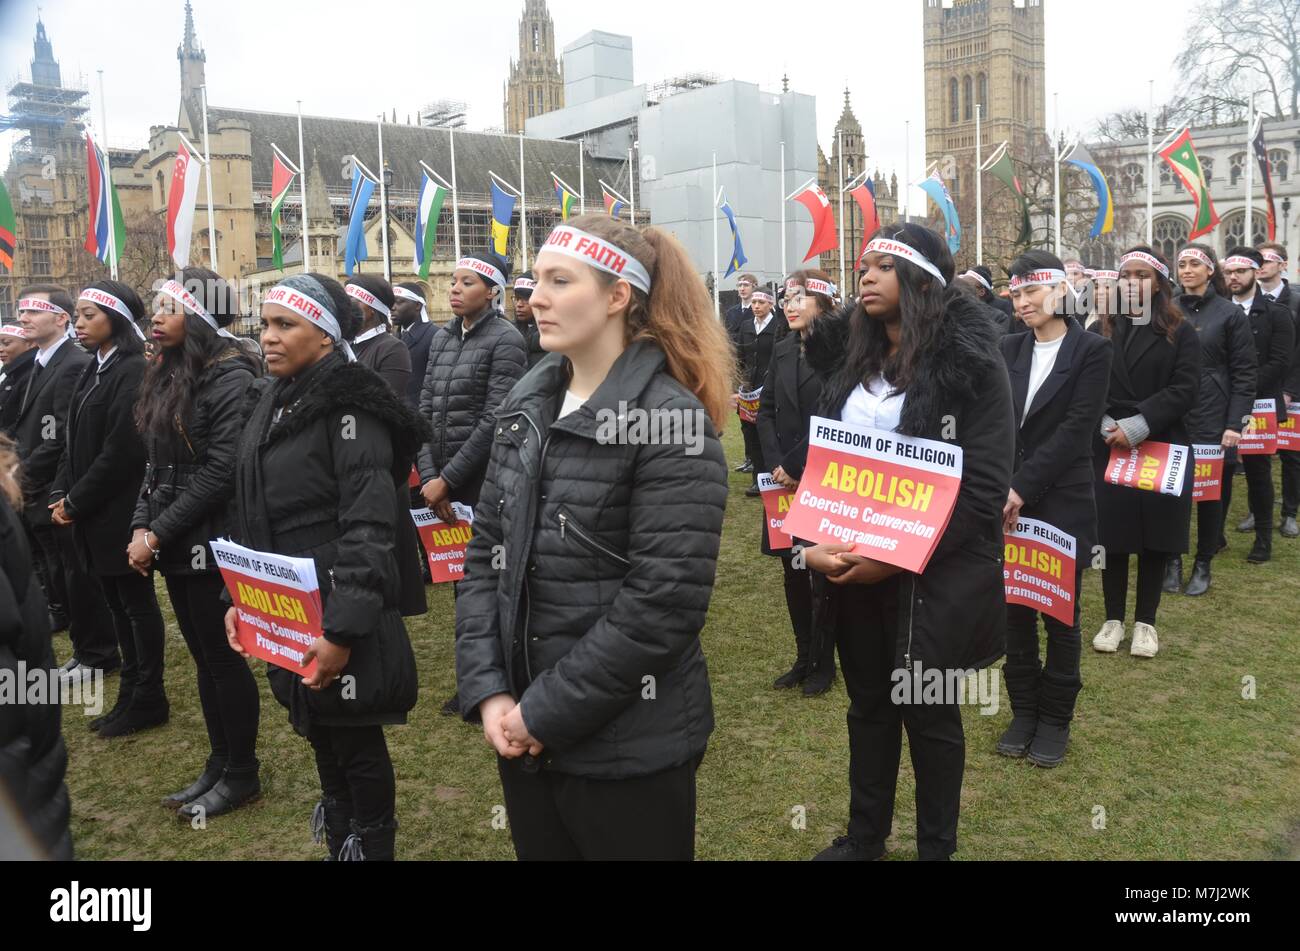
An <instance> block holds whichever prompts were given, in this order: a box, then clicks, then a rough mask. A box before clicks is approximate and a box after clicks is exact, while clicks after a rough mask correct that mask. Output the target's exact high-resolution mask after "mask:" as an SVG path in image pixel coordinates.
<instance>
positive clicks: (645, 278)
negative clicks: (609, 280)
mask: <svg viewBox="0 0 1300 951" xmlns="http://www.w3.org/2000/svg"><path fill="white" fill-rule="evenodd" d="M542 251H554V252H555V253H556V254H563V255H565V256H567V257H571V258H576V259H577V260H579V261H581V262H583V263H584V264H589V265H591V266H592V267H594V268H597V269H598V270H601V271H604V272H605V273H606V274H613V275H614V276H615V277H619V278H622V279H623V280H625V281H627V282H628V283H629V284H631V285H632V286H633V287H635V288H637V289H638V290H640V291H641V292H642V293H645V294H649V293H650V272H649V271H647V270H646V269H645V266H644V265H643V264H642V263H641V262H640V261H638V260H637V259H636V258H634V257H632V255H630V254H628V253H627V252H626V251H624V250H623V249H622V248H620V247H619V246H618V245H616V244H614V243H613V242H611V241H604V240H602V239H600V238H597V237H596V236H595V235H591V234H587V232H585V231H579V230H578V229H577V228H572V227H570V226H569V225H559V226H558V227H556V228H555V229H554V230H552V231H551V233H550V234H549V235H548V236H547V238H546V243H545V244H543V245H542Z"/></svg>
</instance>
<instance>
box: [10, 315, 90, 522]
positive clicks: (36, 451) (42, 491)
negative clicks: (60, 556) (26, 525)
mask: <svg viewBox="0 0 1300 951" xmlns="http://www.w3.org/2000/svg"><path fill="white" fill-rule="evenodd" d="M93 359H94V358H93V357H92V356H91V355H90V354H88V353H86V351H84V350H82V349H81V348H80V347H78V346H77V345H76V343H74V342H73V341H72V340H71V339H68V340H65V341H63V343H61V344H59V349H58V350H55V351H54V353H53V354H51V355H50V359H49V363H48V364H47V365H46V366H45V368H44V369H41V370H38V369H37V367H32V370H31V374H30V375H29V376H28V377H27V388H26V389H25V390H24V392H23V395H22V397H21V398H20V400H19V410H18V419H17V421H16V422H15V424H14V436H15V438H16V439H17V440H18V456H19V458H20V459H21V460H22V463H23V497H24V510H23V515H24V517H25V518H26V519H27V521H28V522H30V523H31V524H33V525H48V524H50V509H49V504H50V502H49V499H50V486H51V485H53V484H54V479H55V477H56V476H58V474H59V462H60V460H62V459H63V452H64V445H65V443H66V441H67V440H66V434H65V432H64V430H65V427H66V426H67V423H68V407H69V406H70V405H71V403H72V390H73V388H74V387H75V386H76V385H77V380H78V378H80V376H81V371H82V370H83V369H85V366H86V364H87V363H90V362H91V361H92V360H93Z"/></svg>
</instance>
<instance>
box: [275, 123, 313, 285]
mask: <svg viewBox="0 0 1300 951" xmlns="http://www.w3.org/2000/svg"><path fill="white" fill-rule="evenodd" d="M297 174H298V169H297V168H295V167H294V166H293V165H291V164H289V162H288V161H287V160H286V159H285V158H284V157H283V156H282V155H281V154H280V150H279V149H277V148H276V147H275V146H274V145H272V146H271V262H272V263H273V264H274V265H275V268H276V270H277V271H283V270H284V240H283V238H282V237H281V235H280V208H281V206H282V205H284V199H285V196H286V195H288V194H289V189H290V188H291V187H292V186H293V180H294V177H295V176H296V175H297ZM306 259H307V249H306V248H303V260H304V261H305V260H306Z"/></svg>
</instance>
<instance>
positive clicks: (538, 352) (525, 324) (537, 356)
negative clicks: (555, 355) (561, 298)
mask: <svg viewBox="0 0 1300 951" xmlns="http://www.w3.org/2000/svg"><path fill="white" fill-rule="evenodd" d="M515 329H516V330H518V331H519V335H520V336H521V337H523V338H524V353H525V354H526V355H527V357H528V366H527V368H526V369H528V370H531V369H532V368H533V367H535V366H537V364H539V363H541V362H542V360H543V359H545V358H546V350H544V349H542V332H541V331H540V330H539V329H538V327H537V321H535V320H516V321H515Z"/></svg>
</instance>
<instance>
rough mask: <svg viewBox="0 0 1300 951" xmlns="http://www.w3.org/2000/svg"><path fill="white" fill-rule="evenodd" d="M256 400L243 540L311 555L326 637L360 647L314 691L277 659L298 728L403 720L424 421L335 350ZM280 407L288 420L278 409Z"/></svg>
mask: <svg viewBox="0 0 1300 951" xmlns="http://www.w3.org/2000/svg"><path fill="white" fill-rule="evenodd" d="M267 382H268V383H269V384H270V385H265V386H258V387H254V388H252V389H251V390H250V394H249V397H248V399H247V401H246V407H247V409H248V418H247V423H246V425H245V428H244V432H243V435H242V437H241V438H240V441H239V447H238V453H237V457H236V464H235V512H236V518H235V526H234V531H233V533H232V535H233V537H234V540H235V541H237V542H239V543H240V544H242V545H246V546H248V547H249V548H253V549H255V550H257V551H266V552H275V553H276V554H280V555H289V556H292V557H296V558H312V559H314V560H315V562H316V576H317V578H318V580H319V582H320V588H321V600H322V604H323V607H324V615H323V627H324V636H325V638H326V640H329V641H330V642H332V643H335V644H341V645H345V646H348V647H350V648H351V649H352V655H351V658H350V659H349V661H348V665H347V667H346V668H344V673H345V674H352V675H355V678H356V679H355V682H354V683H355V688H356V696H355V698H354V699H347V698H345V697H344V695H343V692H342V683H343V680H342V679H340V680H339V681H335V683H334V684H332V685H331V686H329V687H326V688H324V689H322V690H310V689H308V688H307V687H305V686H304V685H303V684H302V680H301V677H299V676H298V675H297V674H295V673H292V672H290V671H288V670H284V669H282V668H280V667H275V666H272V665H268V666H267V676H268V678H269V680H270V681H271V688H272V691H273V692H274V693H275V696H276V699H277V700H279V701H280V702H281V703H282V704H284V706H286V707H287V708H288V709H289V717H290V720H291V722H292V723H293V725H294V728H295V729H296V730H297V731H298V732H300V733H305V731H306V729H307V726H308V724H309V723H313V722H316V723H321V724H325V725H364V724H376V723H404V722H405V721H406V714H407V711H409V710H410V709H411V708H412V707H413V706H415V700H416V673H415V656H414V654H413V653H412V652H411V644H410V641H409V640H408V639H407V635H406V627H405V625H404V624H403V623H402V617H401V612H400V610H399V608H400V606H401V603H402V601H403V590H402V589H403V587H404V586H407V585H410V584H411V583H412V572H414V575H413V577H414V583H415V584H416V585H419V594H420V596H421V597H423V586H422V584H421V583H420V575H419V564H418V562H414V561H413V562H412V563H411V564H410V565H401V564H399V562H400V561H402V560H403V559H399V557H398V553H399V546H398V543H397V538H398V533H399V532H401V531H402V530H403V529H404V528H409V529H411V530H412V532H413V531H414V525H413V523H412V522H411V516H410V512H409V510H408V509H407V507H406V502H407V493H406V480H407V476H408V475H409V474H410V471H411V460H412V459H413V458H414V456H415V452H416V449H417V447H418V446H419V444H420V442H421V440H422V438H423V437H424V436H425V435H427V430H426V429H423V428H422V426H421V424H420V422H419V419H418V418H417V417H416V416H415V414H413V413H412V412H411V411H410V410H408V409H407V408H406V407H405V406H403V405H402V404H401V402H400V401H399V400H398V399H397V397H396V396H395V395H394V394H393V392H392V390H390V389H389V388H388V385H387V384H386V383H384V381H383V380H381V379H380V378H379V377H378V376H377V375H376V374H375V373H374V372H373V371H371V370H369V369H367V368H365V367H363V366H360V365H359V364H355V363H347V362H345V361H344V359H343V357H342V356H341V355H340V354H337V353H335V354H330V355H329V356H327V357H325V358H324V359H323V360H321V361H320V362H319V363H317V364H316V365H315V366H313V367H312V368H310V369H309V370H308V371H306V372H305V373H304V374H302V376H301V377H300V378H299V379H297V380H295V381H289V380H276V381H274V382H271V381H267ZM276 409H280V410H281V415H280V418H279V420H278V421H273V419H272V417H273V414H274V411H275V410H276Z"/></svg>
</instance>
